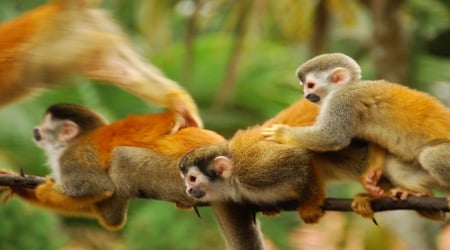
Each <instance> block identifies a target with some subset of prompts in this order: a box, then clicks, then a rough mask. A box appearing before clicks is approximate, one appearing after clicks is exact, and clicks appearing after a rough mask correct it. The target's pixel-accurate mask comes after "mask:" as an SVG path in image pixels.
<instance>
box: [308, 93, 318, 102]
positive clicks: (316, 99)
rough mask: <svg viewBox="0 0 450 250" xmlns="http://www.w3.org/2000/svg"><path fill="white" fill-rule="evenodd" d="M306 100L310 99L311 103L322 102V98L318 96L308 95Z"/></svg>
mask: <svg viewBox="0 0 450 250" xmlns="http://www.w3.org/2000/svg"><path fill="white" fill-rule="evenodd" d="M305 98H306V99H308V100H309V101H311V102H314V103H316V102H319V101H320V96H318V95H316V94H307V95H306V96H305Z"/></svg>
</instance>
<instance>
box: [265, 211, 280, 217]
mask: <svg viewBox="0 0 450 250" xmlns="http://www.w3.org/2000/svg"><path fill="white" fill-rule="evenodd" d="M261 213H262V214H263V215H265V216H269V217H275V216H278V215H279V214H280V213H281V212H280V210H270V211H262V212H261Z"/></svg>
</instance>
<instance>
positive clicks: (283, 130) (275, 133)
mask: <svg viewBox="0 0 450 250" xmlns="http://www.w3.org/2000/svg"><path fill="white" fill-rule="evenodd" d="M291 129H292V128H291V127H290V126H288V125H284V124H274V125H272V127H269V128H265V129H264V130H263V132H262V135H263V136H264V137H266V140H268V141H274V142H279V143H283V144H292V145H295V140H292V136H291V135H290V130H291Z"/></svg>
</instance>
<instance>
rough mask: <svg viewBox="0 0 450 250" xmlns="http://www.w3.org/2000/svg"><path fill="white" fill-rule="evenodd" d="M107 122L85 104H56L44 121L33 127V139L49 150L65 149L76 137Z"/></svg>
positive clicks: (47, 112) (46, 114)
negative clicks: (84, 105)
mask: <svg viewBox="0 0 450 250" xmlns="http://www.w3.org/2000/svg"><path fill="white" fill-rule="evenodd" d="M106 123H107V122H106V121H105V120H104V119H103V118H102V117H101V116H100V115H98V114H97V113H95V112H93V111H91V110H89V109H87V108H85V107H83V106H80V105H76V104H55V105H52V106H50V107H49V108H48V109H47V111H46V112H45V115H44V120H43V122H42V123H41V124H40V125H39V126H37V127H35V128H34V129H33V139H34V141H35V142H36V144H37V146H38V147H40V148H42V149H44V150H46V151H47V152H49V151H53V150H58V149H64V148H66V147H67V145H69V144H70V143H71V142H72V141H73V140H74V139H76V138H78V137H79V136H81V135H83V134H85V133H87V132H89V131H92V130H94V129H96V128H98V127H100V126H103V125H105V124H106Z"/></svg>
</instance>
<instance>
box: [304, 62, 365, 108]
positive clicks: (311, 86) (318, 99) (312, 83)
mask: <svg viewBox="0 0 450 250" xmlns="http://www.w3.org/2000/svg"><path fill="white" fill-rule="evenodd" d="M297 76H298V78H299V79H300V84H301V85H302V86H303V93H304V96H305V98H306V99H308V100H309V101H311V102H314V103H317V104H319V105H320V104H321V103H322V101H323V99H324V98H325V97H326V96H327V95H328V94H329V93H330V92H332V91H333V90H335V89H336V88H339V87H341V86H342V85H344V84H347V83H349V82H352V81H359V80H360V79H361V68H360V67H359V65H358V63H357V62H356V61H355V60H353V58H351V57H349V56H347V55H345V54H342V53H331V54H322V55H319V56H316V57H314V58H312V59H310V60H308V61H307V62H305V63H304V64H302V65H301V66H300V67H299V68H298V69H297Z"/></svg>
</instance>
